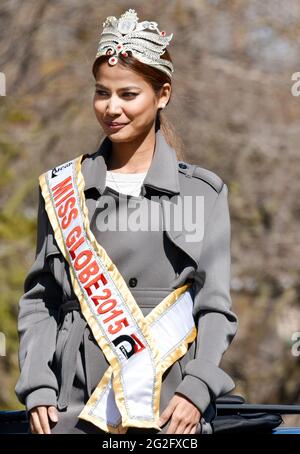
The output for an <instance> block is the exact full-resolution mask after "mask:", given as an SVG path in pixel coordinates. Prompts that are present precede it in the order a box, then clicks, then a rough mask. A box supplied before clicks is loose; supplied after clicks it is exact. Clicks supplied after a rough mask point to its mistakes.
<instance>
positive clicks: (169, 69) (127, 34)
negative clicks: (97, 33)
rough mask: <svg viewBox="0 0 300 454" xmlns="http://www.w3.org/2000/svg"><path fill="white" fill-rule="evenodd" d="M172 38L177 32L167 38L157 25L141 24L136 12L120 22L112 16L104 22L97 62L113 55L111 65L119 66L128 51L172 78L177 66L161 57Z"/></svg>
mask: <svg viewBox="0 0 300 454" xmlns="http://www.w3.org/2000/svg"><path fill="white" fill-rule="evenodd" d="M172 38H173V33H172V34H171V35H169V36H166V32H165V31H160V30H159V29H158V24H157V23H156V22H149V21H143V22H139V18H138V16H137V14H136V12H135V10H134V9H129V10H128V11H126V12H125V13H124V14H122V15H121V16H120V18H119V19H117V18H116V17H115V16H108V17H107V18H106V20H105V22H103V32H102V33H101V38H100V41H99V44H98V50H97V54H96V57H95V60H96V59H97V58H98V57H100V56H101V55H110V56H111V57H110V58H109V60H108V63H109V64H110V65H116V64H117V63H118V56H119V54H121V55H122V56H123V57H127V56H128V53H127V51H130V52H131V54H132V55H133V56H134V57H135V58H136V59H138V60H139V61H141V62H142V63H145V64H147V65H150V66H153V67H154V68H157V69H159V70H161V71H163V72H164V73H166V74H167V75H168V76H169V77H170V78H171V77H172V73H173V72H174V68H173V65H172V63H171V62H170V61H168V60H165V59H163V58H160V56H161V55H162V54H163V53H164V52H165V49H166V47H167V46H168V45H169V43H170V41H171V39H172Z"/></svg>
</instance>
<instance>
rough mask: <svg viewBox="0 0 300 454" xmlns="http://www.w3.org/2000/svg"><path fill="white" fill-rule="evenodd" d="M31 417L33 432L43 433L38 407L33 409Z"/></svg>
mask: <svg viewBox="0 0 300 454" xmlns="http://www.w3.org/2000/svg"><path fill="white" fill-rule="evenodd" d="M30 419H31V426H32V433H34V434H43V433H44V432H43V429H42V426H41V424H40V418H39V414H38V412H37V409H34V410H31V412H30Z"/></svg>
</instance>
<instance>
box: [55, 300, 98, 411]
mask: <svg viewBox="0 0 300 454" xmlns="http://www.w3.org/2000/svg"><path fill="white" fill-rule="evenodd" d="M68 312H73V323H72V326H71V329H70V332H69V335H68V338H67V341H66V344H65V347H64V350H63V352H62V357H61V386H60V391H59V397H58V402H57V407H58V409H59V410H63V409H65V408H67V407H68V405H69V403H70V397H71V390H72V386H73V382H74V378H75V373H76V365H77V361H76V360H77V353H78V350H79V348H80V344H81V342H82V341H83V350H84V360H85V367H84V370H85V379H86V390H87V395H88V397H89V396H90V395H91V381H90V374H89V359H88V342H89V330H88V329H86V327H87V322H86V320H85V319H84V318H83V316H82V313H81V308H80V304H79V301H78V299H77V298H76V299H73V300H69V301H66V302H64V303H62V304H61V306H60V308H59V322H61V323H63V319H64V317H65V315H66V314H67V313H68Z"/></svg>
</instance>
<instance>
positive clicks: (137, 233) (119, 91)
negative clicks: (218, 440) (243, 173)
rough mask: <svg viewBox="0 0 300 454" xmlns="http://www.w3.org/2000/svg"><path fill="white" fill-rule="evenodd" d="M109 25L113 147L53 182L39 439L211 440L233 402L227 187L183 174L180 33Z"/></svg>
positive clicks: (32, 334) (43, 226) (53, 175)
mask: <svg viewBox="0 0 300 454" xmlns="http://www.w3.org/2000/svg"><path fill="white" fill-rule="evenodd" d="M103 26H104V30H103V33H102V35H101V40H100V42H99V47H98V52H97V55H96V59H95V61H94V64H93V74H94V77H95V81H96V90H95V96H94V110H95V114H96V117H97V119H98V121H99V123H100V126H101V128H102V129H103V131H104V133H105V138H104V140H103V142H102V143H101V145H100V147H99V149H98V150H97V151H96V152H95V153H94V154H86V155H82V156H79V157H78V158H76V159H74V160H72V161H70V162H68V163H65V164H63V165H60V166H59V167H56V168H54V169H52V170H50V171H48V172H46V173H45V174H43V175H41V177H40V199H39V211H38V238H37V252H36V260H35V262H34V264H33V266H32V269H31V270H30V272H29V274H28V276H27V278H26V280H25V293H24V295H23V296H22V298H21V300H20V311H19V320H18V329H19V335H20V351H19V359H20V369H21V374H20V378H19V381H18V383H17V385H16V393H17V396H18V398H19V399H20V401H21V402H22V403H23V404H25V405H26V408H27V411H28V414H29V420H30V430H31V432H33V433H39V434H43V433H44V434H47V433H101V432H103V431H104V432H111V433H124V432H126V431H127V433H132V432H138V431H140V432H150V431H154V432H158V431H162V432H165V433H169V434H194V433H201V430H202V428H203V424H205V422H206V421H210V420H211V419H212V418H213V417H214V415H215V405H214V402H215V399H216V398H217V397H218V396H221V395H223V394H226V393H228V392H230V391H231V390H232V389H233V388H234V383H233V381H232V379H231V378H230V377H229V376H228V375H227V374H226V373H225V372H224V371H223V370H222V369H221V368H220V367H219V363H220V361H221V358H222V355H223V353H224V352H225V351H226V350H227V348H228V346H229V344H230V342H231V341H232V339H233V337H234V335H235V333H236V328H237V318H236V316H235V314H234V313H233V312H232V311H231V297H230V218H229V210H228V189H227V185H226V184H225V183H224V182H223V181H222V179H221V178H220V177H219V176H218V175H216V174H215V173H213V172H211V171H209V170H206V169H204V168H201V167H199V166H196V165H191V164H188V163H186V162H183V161H181V160H180V159H181V158H182V157H181V156H177V155H176V150H175V142H174V141H173V142H172V137H171V136H170V131H169V130H168V129H167V128H166V127H165V124H164V122H163V118H162V117H161V113H160V112H161V110H162V109H164V108H165V107H166V105H167V104H168V103H169V101H170V97H171V89H172V73H173V71H174V69H173V65H172V61H171V58H170V55H169V53H168V51H167V50H166V46H167V45H168V44H169V42H170V40H171V38H172V35H170V36H166V33H165V32H162V31H160V30H159V29H158V26H157V23H155V22H149V21H144V22H139V21H138V17H137V15H136V13H135V11H134V10H129V11H127V12H125V13H124V14H123V15H122V16H121V17H120V18H119V19H116V18H115V17H111V16H110V17H108V18H107V19H106V21H105V23H104V24H103ZM167 139H168V140H167ZM179 208H182V209H181V211H180V210H179ZM183 208H184V209H183ZM195 217H196V222H195V219H194V218H195ZM116 221H118V222H116ZM178 223H179V224H178Z"/></svg>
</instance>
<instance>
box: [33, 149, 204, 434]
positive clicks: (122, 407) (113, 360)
mask: <svg viewBox="0 0 300 454" xmlns="http://www.w3.org/2000/svg"><path fill="white" fill-rule="evenodd" d="M82 157H83V155H81V156H79V157H78V158H76V159H74V161H72V169H73V164H74V169H73V173H72V178H73V180H72V183H73V187H74V191H75V196H76V199H77V203H78V205H79V208H80V215H81V216H82V220H83V225H84V232H83V233H84V235H85V236H86V240H87V242H88V243H89V244H90V246H91V248H92V249H93V251H94V252H95V254H96V255H97V257H98V258H99V259H100V261H101V262H102V263H103V265H104V268H105V269H106V271H107V273H108V274H109V276H110V278H111V280H112V281H113V282H114V284H115V286H116V287H117V289H118V291H119V292H120V295H121V296H122V300H123V301H124V304H126V305H127V306H128V309H129V311H130V313H131V315H132V318H133V320H134V321H135V322H136V325H137V326H138V328H139V332H141V333H142V335H143V340H144V341H146V346H147V348H148V349H149V352H151V358H152V360H153V364H154V367H155V376H154V383H153V400H152V402H153V407H152V411H153V415H154V417H153V418H152V419H151V420H148V419H139V420H138V419H136V418H134V417H131V416H130V415H129V414H128V411H127V408H126V402H125V395H124V389H123V384H122V380H121V368H122V364H121V363H120V360H119V358H118V357H117V355H116V354H115V353H114V350H113V349H112V347H111V345H110V343H109V342H108V340H107V338H106V336H105V335H103V332H102V331H101V327H99V323H98V322H97V321H96V320H95V317H94V314H93V313H92V311H91V309H90V307H89V305H88V303H87V301H86V299H85V298H88V296H85V294H84V292H83V290H82V288H81V284H80V282H79V279H78V277H77V275H76V271H75V270H74V267H73V264H72V259H71V257H70V254H69V251H68V248H67V246H66V243H65V240H64V236H63V231H62V227H61V224H60V220H59V218H58V215H57V212H56V207H55V202H54V200H53V197H52V193H51V188H50V186H49V181H48V180H47V179H48V178H49V177H50V173H49V172H46V173H45V174H43V175H41V176H40V177H39V182H40V186H41V190H42V195H43V197H44V200H45V209H46V211H47V214H48V217H49V220H50V223H51V225H52V228H53V232H54V236H55V239H56V242H57V244H58V247H59V249H60V251H61V252H62V254H63V256H64V258H65V259H66V260H67V262H68V264H69V269H70V277H71V282H72V286H73V288H74V292H75V294H76V296H77V298H78V300H79V302H80V306H81V310H82V313H83V316H84V317H85V319H86V321H87V323H88V325H89V326H90V328H91V330H92V333H93V335H94V337H95V340H96V341H97V343H98V345H99V347H100V348H101V349H102V351H103V353H104V355H105V356H106V358H107V360H108V361H109V363H110V367H109V368H108V370H107V371H106V373H105V374H104V376H103V377H102V379H101V381H100V383H99V385H98V386H97V387H96V389H95V391H94V392H93V394H92V396H91V397H90V399H89V401H88V402H87V404H86V406H85V407H84V409H83V411H82V412H81V414H80V415H79V417H80V418H81V419H85V420H88V421H90V422H92V423H93V424H95V425H96V426H97V427H99V428H101V429H102V430H104V431H107V432H110V433H125V432H126V430H127V428H128V427H132V426H133V427H142V428H155V429H157V430H159V429H160V428H159V426H158V419H159V401H160V393H161V381H162V374H163V372H164V371H165V370H166V369H167V368H168V367H169V366H171V365H172V364H173V363H174V362H175V361H176V360H177V359H179V358H180V357H182V356H183V355H184V354H185V353H186V351H187V345H188V344H189V343H190V342H192V341H193V340H194V339H195V337H196V328H195V327H194V328H193V329H192V331H191V332H190V333H189V335H188V336H187V337H186V339H184V341H183V342H182V343H181V344H180V345H179V346H177V347H176V348H175V349H174V351H171V352H170V354H169V356H168V357H167V358H165V359H164V361H161V358H160V353H159V350H158V348H157V347H156V344H155V342H154V339H153V338H152V335H151V332H150V329H149V326H150V325H151V323H153V322H154V321H155V320H156V319H157V318H158V317H159V316H160V315H161V314H163V313H164V312H165V311H166V309H167V308H168V307H170V306H172V305H173V304H174V303H175V301H176V300H177V299H178V298H179V296H180V295H182V294H183V293H184V292H185V291H186V290H187V288H188V287H189V286H190V284H185V285H184V286H182V287H180V288H178V289H175V290H174V291H173V292H171V293H170V294H169V295H168V296H167V297H166V298H165V299H164V300H163V301H162V302H161V303H160V304H159V305H158V306H157V307H156V308H154V309H153V310H152V311H151V313H150V314H149V315H148V316H147V317H144V316H143V314H142V311H141V309H140V308H139V306H138V304H137V303H136V301H135V299H134V297H133V295H132V293H131V292H130V290H129V288H128V287H127V284H126V282H125V280H124V278H123V277H122V275H121V274H120V272H119V271H118V269H117V267H116V266H115V264H114V263H113V262H112V260H111V259H110V258H109V256H108V255H107V253H106V251H105V250H104V248H103V247H101V245H100V244H99V243H98V242H97V240H96V238H95V237H94V235H93V233H92V232H91V230H90V224H89V217H88V208H87V206H86V203H85V197H84V186H85V184H84V177H83V175H82V172H81V161H82ZM62 167H63V166H62ZM75 225H76V224H75ZM112 371H113V381H112V383H113V390H114V395H115V400H116V404H117V407H118V410H119V412H120V414H121V417H122V422H121V424H120V425H119V426H118V427H113V426H110V425H107V424H106V422H105V421H100V420H99V418H94V417H93V416H91V415H89V414H88V410H89V408H90V407H91V406H92V404H93V403H94V402H95V400H97V398H98V397H99V395H100V394H101V393H102V392H103V390H104V389H105V387H106V386H107V383H108V382H109V380H110V378H111V374H112Z"/></svg>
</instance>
